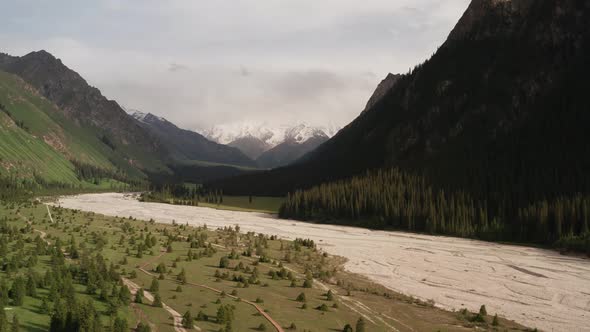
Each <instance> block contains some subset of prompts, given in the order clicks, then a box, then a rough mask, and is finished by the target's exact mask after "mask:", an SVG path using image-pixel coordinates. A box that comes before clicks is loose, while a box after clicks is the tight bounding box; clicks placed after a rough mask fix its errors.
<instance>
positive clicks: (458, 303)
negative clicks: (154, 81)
mask: <svg viewBox="0 0 590 332" xmlns="http://www.w3.org/2000/svg"><path fill="white" fill-rule="evenodd" d="M58 204H60V205H61V206H63V207H67V208H73V209H80V210H85V211H93V212H97V213H102V214H106V215H110V216H117V215H119V216H133V217H135V218H138V219H145V220H149V219H152V218H153V219H155V220H157V221H158V222H164V223H171V222H172V221H173V220H175V221H176V222H177V223H189V224H191V225H203V224H207V225H208V226H209V227H224V226H234V225H236V224H239V225H240V228H241V230H242V231H244V232H249V231H252V232H255V233H265V234H272V235H278V236H279V237H281V238H285V239H295V238H297V237H299V238H310V239H312V240H314V241H316V243H318V245H319V246H320V247H321V248H322V249H323V250H325V251H326V252H328V253H330V254H333V255H339V256H343V257H346V258H348V262H347V263H346V265H345V268H346V269H347V270H349V271H351V272H354V273H358V274H362V275H365V276H367V277H368V278H370V279H371V280H372V281H375V282H377V283H380V284H382V285H384V286H386V287H388V288H390V289H392V290H394V291H398V292H400V293H403V294H407V295H411V296H414V297H417V298H420V299H422V300H433V301H434V302H435V303H436V305H437V306H439V307H442V308H445V309H455V310H459V309H461V308H467V309H469V310H471V311H477V310H479V307H480V306H481V305H482V304H485V305H486V307H487V309H488V312H490V313H492V314H494V313H498V314H499V315H501V316H504V317H506V318H508V319H512V320H515V321H517V322H519V323H522V324H524V325H526V326H530V327H537V328H541V329H543V330H547V331H551V330H554V331H584V332H590V324H589V323H588V322H590V305H589V303H590V260H588V259H587V258H582V257H571V256H562V255H560V254H559V253H557V252H555V251H552V250H544V249H539V248H531V247H521V246H514V245H505V244H496V243H489V242H482V241H475V240H468V239H460V238H453V237H443V236H429V235H420V234H410V233H402V232H387V231H371V230H367V229H361V228H354V227H344V226H336V225H319V224H310V223H302V222H297V221H292V220H281V219H277V218H276V217H273V216H271V215H267V214H262V213H246V212H236V211H223V210H215V209H209V208H203V207H192V206H178V205H167V204H159V203H143V202H139V201H137V200H136V199H134V198H133V197H132V196H130V195H124V194H88V195H79V196H71V197H63V198H61V199H60V200H59V203H58ZM514 267H518V269H515V268H514Z"/></svg>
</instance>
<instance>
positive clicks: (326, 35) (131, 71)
mask: <svg viewBox="0 0 590 332" xmlns="http://www.w3.org/2000/svg"><path fill="white" fill-rule="evenodd" d="M468 4H469V0H445V1H440V0H364V1H358V0H353V1H349V0H213V1H211V0H208V1H202V0H167V1H161V0H93V1H80V0H18V1H2V2H0V12H2V13H4V15H3V19H2V20H0V52H4V53H9V54H12V55H24V54H27V53H29V52H31V51H35V50H41V49H44V50H46V51H48V52H50V53H52V54H53V55H55V56H56V57H58V58H60V59H61V60H62V61H63V62H64V63H65V64H66V65H67V66H68V67H70V68H71V69H73V70H75V71H77V72H78V73H80V74H81V75H82V76H83V77H84V78H85V79H86V80H87V81H88V83H89V84H91V85H93V86H96V87H97V88H99V89H100V90H101V91H102V93H103V94H104V95H105V96H106V97H107V98H109V99H114V100H116V101H117V102H118V103H119V104H120V105H121V106H123V107H125V108H127V109H138V110H141V111H144V112H150V113H153V114H156V115H159V116H163V117H166V118H167V119H169V120H171V121H172V122H174V123H176V124H178V125H179V126H180V127H183V128H187V129H198V128H200V129H204V128H209V127H211V126H214V125H219V124H227V123H236V122H243V121H248V122H267V123H269V124H271V125H272V124H288V123H297V122H306V123H308V124H311V125H326V126H327V125H331V126H344V125H346V124H347V123H349V122H350V121H352V120H353V119H354V118H355V117H356V116H358V114H359V113H360V112H361V111H362V110H363V108H364V105H365V104H366V102H367V100H368V98H369V97H370V95H371V93H372V92H373V90H374V89H375V87H376V86H377V84H378V83H379V82H380V81H381V80H382V79H383V78H384V77H385V76H386V75H387V73H389V72H391V73H405V72H407V71H408V70H409V69H410V68H411V67H413V66H414V65H416V64H418V63H421V62H423V61H424V60H426V59H427V58H428V57H430V56H431V55H432V54H433V53H434V52H435V51H436V49H437V47H438V46H439V45H441V44H442V43H443V42H444V40H445V39H446V37H447V36H448V34H449V32H450V31H451V29H452V28H453V27H454V25H455V23H456V22H457V21H458V19H459V18H460V16H461V15H462V13H463V12H464V11H465V9H466V8H467V6H468Z"/></svg>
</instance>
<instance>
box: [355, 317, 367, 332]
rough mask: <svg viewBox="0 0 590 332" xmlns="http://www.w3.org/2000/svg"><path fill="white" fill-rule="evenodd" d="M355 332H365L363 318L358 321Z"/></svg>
mask: <svg viewBox="0 0 590 332" xmlns="http://www.w3.org/2000/svg"><path fill="white" fill-rule="evenodd" d="M355 332H365V320H364V319H363V317H360V318H359V319H358V320H357V321H356V329H355Z"/></svg>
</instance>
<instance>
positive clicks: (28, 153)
mask: <svg viewBox="0 0 590 332" xmlns="http://www.w3.org/2000/svg"><path fill="white" fill-rule="evenodd" d="M0 103H1V104H2V105H3V106H4V109H5V111H3V112H1V115H0V129H1V132H0V137H1V140H0V157H1V158H2V161H1V167H0V174H3V175H13V176H17V177H18V178H23V179H33V176H36V177H37V178H39V179H42V180H44V181H47V182H60V183H67V184H73V185H80V184H83V185H86V184H84V183H81V181H80V180H79V179H78V178H77V176H76V172H75V166H74V164H73V163H72V162H71V161H76V162H78V163H80V164H84V165H91V166H93V167H96V168H100V169H103V170H107V171H110V172H115V171H117V170H122V171H124V172H125V173H126V174H128V176H129V177H131V178H134V179H139V178H143V177H144V175H143V174H142V173H141V171H140V170H138V169H137V168H136V167H135V166H134V165H132V163H131V162H129V161H128V160H126V159H125V158H124V157H123V155H124V151H119V150H118V149H116V148H115V149H113V148H111V147H109V146H108V145H106V144H105V143H103V142H102V141H101V137H102V136H103V133H102V132H100V130H99V129H96V130H94V129H91V128H88V127H87V126H85V127H84V126H79V125H78V124H76V123H74V122H72V121H71V120H69V119H66V118H65V117H64V115H63V114H62V112H60V111H59V110H58V109H57V106H55V105H54V104H53V103H51V102H50V101H48V100H47V99H45V98H44V97H43V96H41V95H40V94H39V93H38V92H37V91H36V90H35V89H34V88H32V87H31V86H30V85H29V84H27V83H25V82H24V81H23V80H22V79H20V78H19V77H17V76H15V75H12V74H9V73H6V72H2V71H0ZM138 159H141V158H138Z"/></svg>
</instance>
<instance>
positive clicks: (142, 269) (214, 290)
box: [139, 252, 285, 332]
mask: <svg viewBox="0 0 590 332" xmlns="http://www.w3.org/2000/svg"><path fill="white" fill-rule="evenodd" d="M164 254H165V252H163V253H161V254H160V255H158V256H157V257H156V258H154V259H152V260H151V261H149V262H147V263H144V264H143V265H141V266H140V267H139V270H140V271H141V272H143V273H145V274H147V275H149V276H152V277H157V275H156V274H154V273H151V272H149V271H148V270H146V269H145V268H146V267H147V266H148V265H149V264H152V263H153V262H155V261H157V259H158V258H160V257H162V255H164ZM166 279H169V278H166ZM186 284H187V285H191V286H196V287H200V288H204V289H208V290H210V291H213V292H215V293H218V294H221V293H222V291H221V290H219V289H216V288H213V287H210V286H207V285H203V284H196V283H192V282H187V283H186ZM226 296H227V297H229V298H232V299H234V300H237V299H238V297H237V296H233V295H229V294H226ZM146 297H147V296H146ZM240 300H241V301H242V302H244V303H246V304H249V305H251V306H253V307H254V308H255V309H256V311H258V312H259V313H260V314H261V315H262V316H263V317H264V318H265V319H266V320H267V321H268V322H269V323H270V324H271V325H272V326H273V327H274V328H275V329H276V330H277V331H278V332H285V331H284V330H283V327H282V326H281V324H279V323H278V322H277V321H275V320H274V319H273V318H272V317H271V316H270V315H269V314H268V313H267V312H265V311H264V309H262V308H261V307H259V306H258V305H257V304H256V303H254V302H251V301H248V300H244V299H240ZM181 320H182V317H181ZM179 332H180V331H179Z"/></svg>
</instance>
